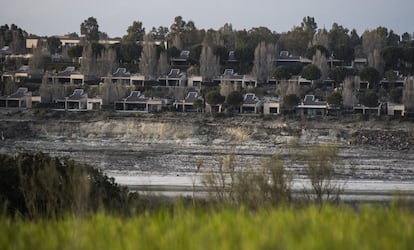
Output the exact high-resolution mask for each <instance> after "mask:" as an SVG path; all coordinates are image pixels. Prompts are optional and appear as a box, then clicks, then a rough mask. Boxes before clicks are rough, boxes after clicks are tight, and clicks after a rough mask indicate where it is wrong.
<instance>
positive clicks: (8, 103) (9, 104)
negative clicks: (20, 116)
mask: <svg viewBox="0 0 414 250" xmlns="http://www.w3.org/2000/svg"><path fill="white" fill-rule="evenodd" d="M31 107H32V92H30V91H28V89H27V88H19V89H17V91H16V92H15V93H13V94H11V95H8V96H1V97H0V108H6V109H25V108H31Z"/></svg>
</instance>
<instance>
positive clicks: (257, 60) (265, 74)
mask: <svg viewBox="0 0 414 250" xmlns="http://www.w3.org/2000/svg"><path fill="white" fill-rule="evenodd" d="M276 53H277V48H276V46H275V45H273V44H267V45H266V43H265V42H260V43H259V44H258V45H257V47H256V49H255V51H254V62H253V72H252V73H253V75H254V76H255V77H256V78H257V81H259V82H266V81H267V79H268V78H269V77H270V75H271V72H272V64H271V62H272V59H274V58H273V57H274V56H275V55H276Z"/></svg>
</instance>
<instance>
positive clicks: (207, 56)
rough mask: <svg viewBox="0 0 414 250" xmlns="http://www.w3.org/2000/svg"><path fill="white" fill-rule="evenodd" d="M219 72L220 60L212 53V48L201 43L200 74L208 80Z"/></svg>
mask: <svg viewBox="0 0 414 250" xmlns="http://www.w3.org/2000/svg"><path fill="white" fill-rule="evenodd" d="M219 72H220V60H219V58H218V57H217V56H215V55H214V53H213V50H212V49H211V48H210V47H209V46H207V45H206V44H204V45H203V48H202V50H201V55H200V74H201V76H202V77H203V78H204V79H206V80H207V81H210V80H211V79H212V78H213V77H214V76H217V75H218V74H219Z"/></svg>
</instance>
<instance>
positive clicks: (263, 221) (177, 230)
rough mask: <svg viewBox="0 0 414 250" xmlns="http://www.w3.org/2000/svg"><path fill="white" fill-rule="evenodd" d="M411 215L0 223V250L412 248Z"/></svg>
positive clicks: (373, 210) (190, 212)
mask: <svg viewBox="0 0 414 250" xmlns="http://www.w3.org/2000/svg"><path fill="white" fill-rule="evenodd" d="M413 247H414V214H413V213H412V212H406V211H404V210H400V209H393V208H391V209H386V208H380V207H364V208H361V209H360V210H359V211H354V210H352V209H350V208H343V207H324V208H322V209H318V208H317V207H307V208H301V209H291V208H290V209H287V208H279V209H269V210H261V211H258V212H251V211H247V210H243V209H239V210H235V209H222V210H216V211H199V210H197V209H191V208H189V209H188V208H187V209H183V208H181V209H180V208H179V209H176V210H174V213H171V212H167V211H158V212H151V213H146V214H142V215H136V216H132V217H125V218H121V217H118V216H110V215H105V214H95V215H92V216H89V217H86V218H70V217H67V218H66V219H63V220H38V221H25V220H20V219H10V218H7V217H2V218H1V219H0V249H59V250H62V249H172V250H173V249H179V250H182V249H209V250H210V249H318V250H320V249H347V250H349V249H413Z"/></svg>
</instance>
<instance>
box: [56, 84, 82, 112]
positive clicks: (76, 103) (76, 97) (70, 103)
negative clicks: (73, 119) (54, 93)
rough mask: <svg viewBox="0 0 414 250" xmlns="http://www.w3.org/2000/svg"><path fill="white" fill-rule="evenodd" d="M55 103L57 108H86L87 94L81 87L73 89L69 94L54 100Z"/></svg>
mask: <svg viewBox="0 0 414 250" xmlns="http://www.w3.org/2000/svg"><path fill="white" fill-rule="evenodd" d="M56 105H57V109H58V110H67V111H82V110H87V105H88V94H86V93H84V92H83V89H75V90H74V91H73V94H71V95H70V96H68V97H65V98H63V99H58V100H56Z"/></svg>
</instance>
